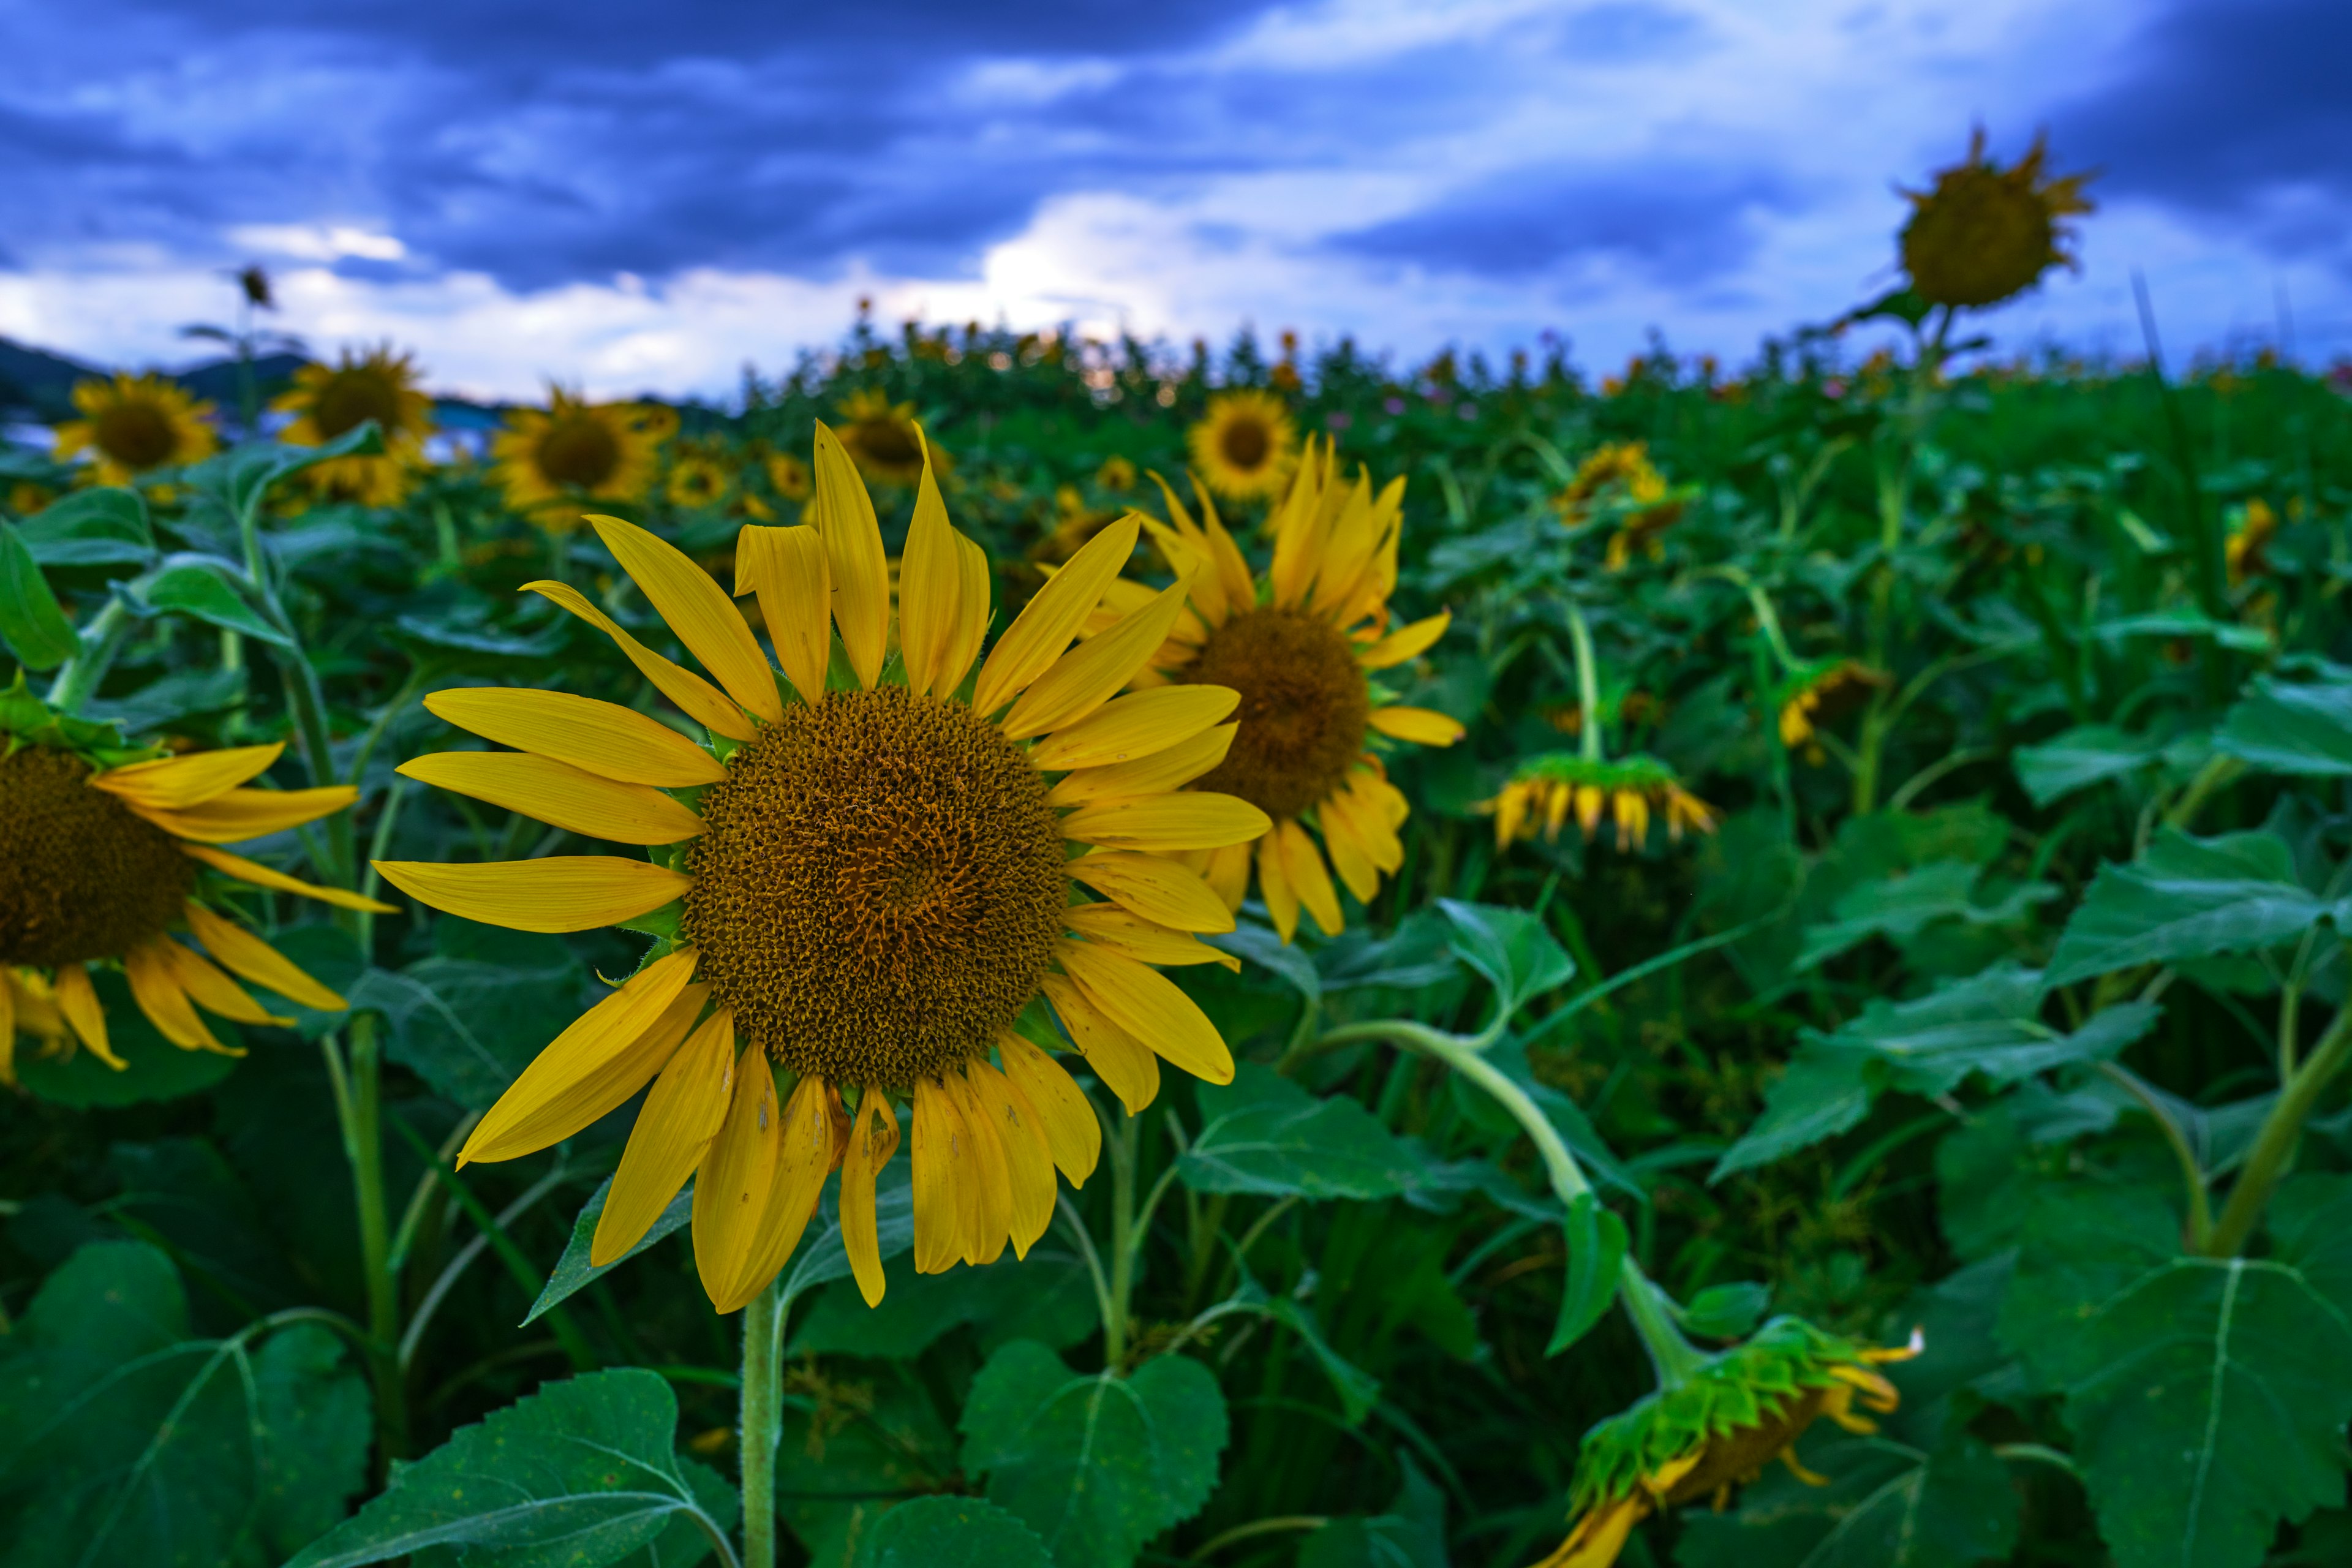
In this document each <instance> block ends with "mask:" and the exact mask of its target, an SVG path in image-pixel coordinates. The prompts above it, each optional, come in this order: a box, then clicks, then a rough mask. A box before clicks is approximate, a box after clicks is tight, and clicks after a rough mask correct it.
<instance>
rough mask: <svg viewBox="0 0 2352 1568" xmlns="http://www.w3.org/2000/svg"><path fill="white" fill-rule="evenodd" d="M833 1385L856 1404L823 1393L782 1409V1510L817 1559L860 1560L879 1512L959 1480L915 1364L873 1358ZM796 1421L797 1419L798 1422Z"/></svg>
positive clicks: (848, 1564)
mask: <svg viewBox="0 0 2352 1568" xmlns="http://www.w3.org/2000/svg"><path fill="white" fill-rule="evenodd" d="M859 1370H860V1372H861V1373H863V1374H864V1375H863V1376H862V1377H861V1379H860V1381H859V1382H857V1383H855V1384H847V1383H845V1384H835V1385H834V1386H835V1387H838V1388H839V1389H840V1390H841V1391H842V1397H843V1399H844V1400H846V1401H854V1404H850V1405H846V1409H850V1410H855V1411H856V1415H855V1416H854V1418H851V1419H842V1418H841V1417H842V1415H843V1414H844V1411H845V1407H844V1405H839V1404H836V1405H833V1406H832V1407H831V1408H830V1409H829V1408H828V1406H827V1405H826V1404H825V1403H824V1402H820V1403H819V1404H818V1405H817V1407H816V1408H815V1409H814V1410H812V1411H810V1413H809V1414H808V1415H806V1416H805V1417H802V1418H800V1419H797V1420H796V1419H794V1418H793V1416H791V1415H787V1416H786V1417H785V1419H786V1422H787V1423H788V1425H787V1426H786V1428H785V1432H784V1440H783V1442H782V1445H781V1446H780V1447H778V1449H777V1451H776V1512H777V1515H778V1517H780V1518H782V1520H783V1521H785V1523H786V1524H788V1525H789V1526H791V1528H792V1531H793V1534H794V1535H795V1536H797V1537H799V1539H800V1543H801V1545H802V1546H803V1548H805V1549H806V1550H807V1552H808V1555H809V1558H810V1561H811V1562H812V1563H814V1564H815V1565H816V1568H856V1564H857V1563H859V1562H860V1559H861V1555H862V1552H863V1550H864V1547H865V1543H866V1542H867V1541H869V1540H870V1539H871V1538H872V1536H873V1534H874V1531H875V1528H876V1523H877V1521H878V1520H881V1519H885V1518H887V1517H888V1516H889V1515H890V1514H891V1513H894V1512H896V1511H897V1510H899V1509H901V1508H905V1507H908V1506H910V1503H909V1502H908V1500H909V1499H915V1498H919V1497H922V1496H923V1495H925V1494H927V1493H932V1492H944V1491H950V1490H960V1489H961V1480H962V1478H961V1473H960V1472H959V1470H958V1468H957V1465H956V1445H955V1439H954V1436H953V1435H952V1434H950V1432H949V1431H948V1429H947V1427H946V1426H944V1425H943V1424H942V1422H941V1420H940V1411H939V1406H938V1405H937V1403H936V1402H935V1400H934V1397H933V1395H932V1394H931V1393H930V1392H929V1389H928V1388H926V1387H925V1386H924V1384H923V1382H922V1380H921V1378H920V1377H919V1375H918V1374H917V1373H915V1371H914V1369H913V1368H912V1367H910V1366H909V1365H908V1363H904V1362H870V1363H864V1364H863V1365H862V1366H861V1367H860V1369H859ZM794 1428H798V1429H797V1430H795V1429H794Z"/></svg>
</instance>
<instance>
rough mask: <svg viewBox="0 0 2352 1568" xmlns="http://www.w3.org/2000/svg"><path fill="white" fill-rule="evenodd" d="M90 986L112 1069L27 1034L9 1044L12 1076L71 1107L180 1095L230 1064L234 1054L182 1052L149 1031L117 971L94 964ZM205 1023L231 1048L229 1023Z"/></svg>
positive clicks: (208, 1083) (224, 1072)
mask: <svg viewBox="0 0 2352 1568" xmlns="http://www.w3.org/2000/svg"><path fill="white" fill-rule="evenodd" d="M90 981H91V984H94V985H95V986H96V987H97V989H98V999H99V1002H100V1005H103V1006H104V1007H105V1009H106V1037H107V1042H108V1044H109V1045H110V1047H112V1049H113V1051H114V1054H115V1055H116V1056H118V1057H121V1058H122V1068H121V1071H117V1070H116V1069H115V1068H110V1067H108V1066H107V1065H106V1064H105V1063H104V1062H102V1061H100V1060H99V1058H97V1057H95V1056H93V1055H91V1054H90V1053H89V1052H88V1051H86V1050H82V1049H80V1048H79V1047H76V1048H75V1049H74V1050H73V1051H72V1052H71V1053H70V1054H67V1055H59V1056H48V1055H45V1054H43V1053H42V1051H41V1049H40V1048H39V1047H37V1046H36V1045H35V1044H34V1042H33V1041H32V1040H31V1039H30V1038H22V1039H19V1040H18V1041H17V1044H16V1081H17V1082H19V1083H20V1084H22V1085H24V1087H25V1088H26V1089H27V1090H29V1091H31V1092H32V1093H34V1094H37V1095H38V1096H40V1097H41V1098H42V1099H43V1100H49V1101H51V1102H52V1103H54V1104H58V1105H65V1106H70V1107H72V1108H73V1109H75V1110H91V1109H94V1108H97V1107H101V1106H103V1107H115V1106H123V1105H138V1104H142V1103H144V1102H146V1101H149V1100H183V1099H185V1098H186V1097H188V1096H189V1095H192V1094H198V1093H201V1092H203V1091H204V1090H205V1089H210V1088H212V1087H213V1086H214V1085H215V1084H217V1083H218V1082H220V1081H221V1079H225V1078H226V1077H228V1075H229V1074H230V1073H232V1072H235V1071H236V1064H237V1058H235V1057H228V1056H223V1055H221V1054H220V1053H219V1052H218V1051H188V1050H182V1049H181V1048H180V1047H177V1046H175V1045H173V1043H172V1042H171V1041H169V1040H167V1039H165V1038H164V1037H163V1036H162V1035H161V1034H159V1033H158V1032H157V1031H156V1028H155V1026H154V1025H152V1024H151V1023H149V1022H148V1021H147V1015H146V1014H144V1013H142V1012H141V1011H140V1010H139V1007H138V1005H137V1004H136V1003H134V1002H132V1001H131V987H130V986H129V985H128V984H125V983H124V981H123V978H122V975H121V973H120V972H119V971H116V970H111V969H100V970H94V971H92V972H91V973H90ZM206 1022H207V1023H208V1024H209V1025H210V1026H211V1028H212V1031H213V1034H214V1036H215V1037H217V1038H218V1039H219V1040H220V1042H221V1043H222V1044H223V1045H226V1046H236V1045H237V1044H238V1043H239V1038H240V1037H239V1036H238V1034H237V1032H236V1026H235V1025H233V1024H230V1023H228V1022H227V1021H226V1020H225V1019H220V1018H212V1019H207V1020H206Z"/></svg>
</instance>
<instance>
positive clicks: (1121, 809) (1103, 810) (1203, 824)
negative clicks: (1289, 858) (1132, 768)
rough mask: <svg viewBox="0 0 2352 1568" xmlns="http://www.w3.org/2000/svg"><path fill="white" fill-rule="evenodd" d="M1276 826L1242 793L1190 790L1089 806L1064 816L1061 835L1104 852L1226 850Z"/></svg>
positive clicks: (1271, 819)
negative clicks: (1095, 846)
mask: <svg viewBox="0 0 2352 1568" xmlns="http://www.w3.org/2000/svg"><path fill="white" fill-rule="evenodd" d="M1273 826H1274V820H1273V818H1271V817H1269V816H1266V814H1265V813H1264V812H1263V811H1260V810H1259V809H1258V808H1257V807H1255V806H1254V805H1251V804H1250V803H1249V802H1247V801H1245V800H1244V799H1242V798H1241V797H1240V796H1239V795H1216V794H1213V793H1210V792H1206V791H1191V790H1188V791H1186V792H1184V793H1183V794H1181V795H1147V796H1145V797H1144V798H1143V799H1141V800H1126V801H1118V802H1115V803H1113V804H1111V805H1090V806H1086V807H1084V808H1082V809H1080V810H1077V811H1074V812H1072V813H1071V814H1070V815H1069V816H1066V817H1064V818H1062V837H1065V838H1069V839H1075V840H1076V841H1077V842H1078V843H1080V844H1097V845H1100V846H1101V847H1104V848H1106V849H1141V850H1144V851H1147V852H1155V853H1156V852H1160V851H1165V850H1173V849H1222V848H1223V847H1225V846H1226V845H1228V844H1246V843H1248V842H1249V841H1250V840H1252V839H1254V838H1256V837H1260V836H1262V835H1264V834H1265V833H1266V832H1267V831H1269V830H1270V829H1271V828H1272V827H1273Z"/></svg>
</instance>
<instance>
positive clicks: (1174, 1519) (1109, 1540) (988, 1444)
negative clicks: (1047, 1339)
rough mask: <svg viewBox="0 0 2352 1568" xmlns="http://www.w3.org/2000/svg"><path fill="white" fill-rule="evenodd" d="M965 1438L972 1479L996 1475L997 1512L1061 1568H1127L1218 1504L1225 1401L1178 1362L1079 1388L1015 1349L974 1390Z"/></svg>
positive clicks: (1026, 1348)
mask: <svg viewBox="0 0 2352 1568" xmlns="http://www.w3.org/2000/svg"><path fill="white" fill-rule="evenodd" d="M962 1428H963V1433H964V1447H963V1463H964V1468H966V1469H967V1470H970V1471H973V1472H975V1473H985V1474H986V1475H987V1477H988V1498H989V1500H990V1501H991V1502H993V1503H996V1504H998V1505H999V1506H1000V1507H1003V1508H1004V1509H1007V1510H1010V1511H1012V1512H1013V1513H1014V1514H1016V1515H1018V1516H1019V1517H1020V1518H1021V1519H1023V1520H1024V1521H1027V1523H1028V1525H1029V1527H1030V1528H1031V1529H1032V1530H1034V1531H1036V1532H1037V1534H1038V1536H1039V1538H1040V1539H1042V1540H1043V1541H1044V1542H1045V1548H1046V1550H1047V1551H1048V1552H1051V1553H1052V1554H1053V1559H1054V1561H1055V1563H1058V1564H1060V1565H1061V1568H1125V1565H1126V1564H1128V1563H1132V1562H1134V1561H1135V1555H1136V1553H1137V1552H1139V1551H1140V1550H1141V1549H1142V1546H1143V1543H1144V1542H1147V1541H1150V1539H1151V1538H1152V1537H1153V1536H1155V1535H1157V1534H1159V1533H1160V1531H1163V1530H1166V1529H1168V1528H1169V1527H1170V1526H1171V1525H1174V1524H1178V1523H1181V1522H1182V1521H1185V1520H1187V1519H1190V1518H1192V1515H1194V1514H1195V1513H1198V1512H1199V1511H1200V1510H1201V1508H1202V1505H1203V1504H1205V1503H1206V1502H1207V1501H1208V1500H1209V1494H1210V1492H1211V1491H1212V1490H1213V1489H1215V1486H1216V1483H1217V1457H1218V1455H1220V1454H1221V1453H1223V1451H1224V1447H1225V1439H1226V1432H1227V1428H1226V1421H1225V1396H1224V1394H1223V1392H1221V1391H1220V1390H1219V1389H1218V1387H1217V1380H1216V1379H1215V1378H1213V1377H1212V1376H1211V1375H1210V1374H1209V1371H1208V1369H1207V1368H1206V1367H1203V1366H1202V1365H1201V1364H1200V1363H1198V1362H1194V1361H1188V1360H1186V1359H1184V1358H1183V1357H1181V1356H1161V1357H1160V1358H1159V1359H1158V1360H1156V1361H1150V1362H1147V1363H1144V1364H1143V1365H1142V1366H1140V1367H1139V1368H1137V1369H1136V1371H1135V1372H1134V1373H1132V1374H1131V1375H1129V1376H1128V1377H1124V1378H1122V1377H1119V1376H1118V1375H1116V1374H1115V1373H1108V1372H1105V1373H1096V1374H1094V1375H1092V1376H1087V1377H1079V1376H1074V1375H1072V1373H1071V1372H1070V1369H1069V1368H1068V1367H1066V1366H1065V1365H1064V1364H1063V1363H1062V1361H1061V1358H1059V1357H1058V1356H1056V1355H1055V1354H1054V1352H1052V1351H1049V1350H1047V1349H1046V1348H1045V1346H1044V1345H1041V1344H1038V1343H1036V1342H1034V1341H1029V1340H1015V1341H1013V1342H1012V1343H1011V1344H1008V1345H1006V1346H1004V1347H1003V1349H1002V1350H1000V1351H998V1352H996V1353H995V1354H994V1355H993V1356H991V1357H990V1358H989V1360H988V1363H987V1364H986V1365H985V1366H983V1367H982V1368H981V1369H980V1373H979V1375H978V1376H977V1377H975V1378H973V1379H972V1385H971V1398H970V1400H969V1401H968V1402H967V1403H966V1404H965V1405H964V1410H963V1420H962Z"/></svg>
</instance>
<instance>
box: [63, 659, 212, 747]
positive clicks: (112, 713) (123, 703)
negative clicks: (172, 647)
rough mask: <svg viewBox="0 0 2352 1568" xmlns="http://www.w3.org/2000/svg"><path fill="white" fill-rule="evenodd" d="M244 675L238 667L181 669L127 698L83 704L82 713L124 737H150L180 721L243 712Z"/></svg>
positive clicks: (132, 693)
mask: <svg viewBox="0 0 2352 1568" xmlns="http://www.w3.org/2000/svg"><path fill="white" fill-rule="evenodd" d="M247 673H248V672H247V670H246V669H245V668H241V667H240V668H236V669H184V670H181V671H179V672H177V673H176V674H173V675H167V676H165V677H163V679H161V680H157V681H152V682H150V683H149V684H148V685H146V686H143V687H142V688H141V689H138V690H137V691H134V692H131V694H130V695H128V696H126V697H114V698H108V699H105V700H96V701H90V702H86V703H84V704H82V712H83V713H84V714H85V715H86V716H88V717H89V718H92V719H99V720H105V721H110V722H113V723H116V724H120V725H121V726H122V732H123V733H124V734H126V735H152V734H153V733H154V732H155V731H158V730H163V729H165V728H168V727H170V726H172V725H174V724H176V723H178V722H179V721H182V720H185V719H192V718H211V717H213V716H215V715H217V714H222V713H226V712H228V711H230V710H232V709H236V708H242V707H243V706H245V693H246V678H247Z"/></svg>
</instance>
